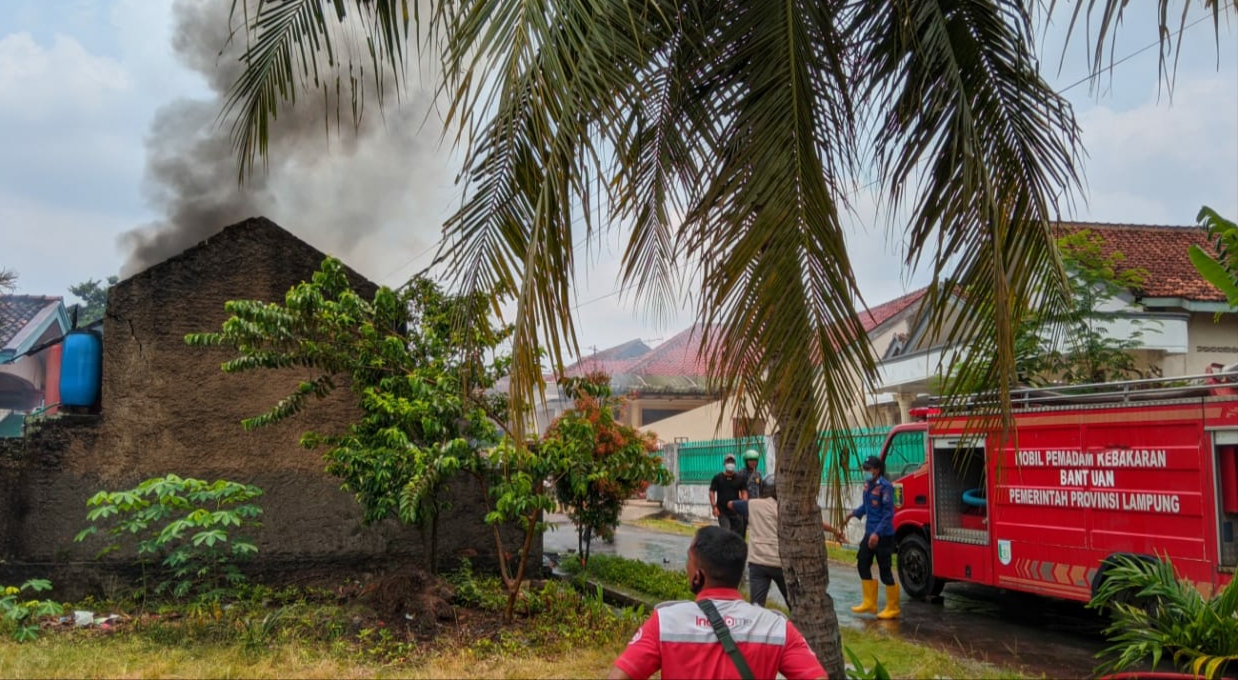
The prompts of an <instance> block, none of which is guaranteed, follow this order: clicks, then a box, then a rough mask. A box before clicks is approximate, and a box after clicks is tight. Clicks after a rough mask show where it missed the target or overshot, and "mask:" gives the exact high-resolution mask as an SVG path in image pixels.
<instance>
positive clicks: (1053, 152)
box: [851, 0, 1079, 413]
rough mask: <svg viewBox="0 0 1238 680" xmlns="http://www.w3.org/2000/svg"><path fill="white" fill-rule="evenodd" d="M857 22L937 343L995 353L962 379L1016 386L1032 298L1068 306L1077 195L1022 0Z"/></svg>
mask: <svg viewBox="0 0 1238 680" xmlns="http://www.w3.org/2000/svg"><path fill="white" fill-rule="evenodd" d="M851 26H852V31H853V33H854V34H856V35H858V36H859V44H860V45H861V47H860V55H859V57H858V58H857V63H858V65H859V66H858V72H857V76H858V79H859V81H860V86H861V87H862V88H863V92H864V98H865V99H866V100H867V102H868V103H869V104H870V105H871V106H872V107H873V109H872V117H873V118H872V129H873V131H874V134H873V140H874V142H873V153H874V157H875V159H876V161H877V163H878V166H879V168H880V171H881V177H882V179H883V180H884V183H885V185H886V187H887V190H888V196H889V200H890V202H891V204H892V205H894V206H898V205H900V204H903V203H906V204H910V205H909V207H910V211H911V224H910V226H909V229H908V234H909V243H908V256H907V257H908V264H909V265H911V266H913V267H914V266H916V265H917V264H918V263H919V262H920V261H921V259H922V258H923V257H924V256H926V255H928V254H930V253H931V255H932V257H931V260H932V262H933V267H934V284H933V285H932V286H931V287H930V294H929V296H928V302H929V306H930V309H931V313H932V323H931V325H932V328H933V331H934V334H935V335H938V337H939V338H940V339H941V340H943V341H945V342H947V343H949V344H951V345H956V346H965V347H984V346H987V347H989V348H991V349H992V350H993V351H994V356H995V357H996V360H995V361H994V362H992V363H991V364H980V363H979V362H977V363H976V366H975V369H974V370H977V371H981V372H983V373H984V375H955V376H953V378H952V380H955V381H957V382H958V383H959V384H977V383H987V384H993V385H1008V384H1009V383H1010V381H1011V379H1012V378H1013V376H1014V354H1013V344H1014V328H1015V327H1016V325H1017V324H1019V323H1021V321H1022V319H1023V317H1024V316H1025V315H1026V313H1027V308H1028V304H1029V302H1030V301H1031V299H1032V297H1033V295H1034V294H1035V292H1036V291H1042V294H1044V295H1045V299H1043V300H1038V301H1037V302H1038V303H1039V304H1041V305H1053V304H1055V303H1057V304H1061V302H1063V301H1064V299H1065V297H1064V291H1065V283H1066V278H1065V273H1064V271H1063V270H1062V268H1061V263H1060V261H1059V259H1058V256H1057V252H1056V249H1055V247H1054V238H1053V234H1052V231H1051V228H1050V224H1051V221H1052V220H1054V219H1055V218H1056V216H1057V214H1056V213H1057V210H1058V207H1059V206H1058V201H1059V199H1058V196H1059V193H1060V192H1061V191H1062V190H1063V188H1065V189H1066V190H1067V191H1070V190H1071V189H1072V188H1074V187H1078V186H1079V178H1078V161H1079V159H1078V156H1077V151H1076V149H1077V142H1078V128H1077V126H1076V124H1075V121H1074V117H1073V114H1072V112H1071V108H1070V106H1069V104H1068V103H1067V102H1066V100H1065V99H1063V98H1062V97H1060V96H1059V95H1057V94H1056V93H1054V92H1053V90H1052V88H1050V87H1049V85H1048V83H1046V82H1045V81H1044V79H1043V78H1042V77H1041V76H1040V74H1039V73H1038V70H1037V65H1036V63H1035V61H1034V59H1033V57H1032V55H1031V54H1030V52H1029V48H1028V45H1029V44H1030V43H1031V23H1030V17H1029V16H1028V14H1027V13H1026V11H1025V9H1024V7H1023V3H1021V2H1015V1H1014V0H1000V1H986V2H980V1H976V0H950V1H944V0H893V1H892V2H886V3H862V4H861V5H860V6H859V8H858V9H857V10H856V12H855V13H854V15H853V16H852V24H851ZM951 269H953V273H949V272H950V271H951ZM959 295H962V296H964V297H965V304H961V305H957V306H951V305H950V304H949V301H950V299H951V298H953V297H954V296H959ZM964 372H965V373H966V372H967V371H964ZM1001 394H1002V398H1003V399H1004V400H1008V398H1009V397H1008V394H1007V393H1006V391H1004V390H1003V391H1002V392H1001ZM1002 406H1003V408H1002V412H1003V413H1008V412H1009V404H1008V403H1005V404H1003V405H1002Z"/></svg>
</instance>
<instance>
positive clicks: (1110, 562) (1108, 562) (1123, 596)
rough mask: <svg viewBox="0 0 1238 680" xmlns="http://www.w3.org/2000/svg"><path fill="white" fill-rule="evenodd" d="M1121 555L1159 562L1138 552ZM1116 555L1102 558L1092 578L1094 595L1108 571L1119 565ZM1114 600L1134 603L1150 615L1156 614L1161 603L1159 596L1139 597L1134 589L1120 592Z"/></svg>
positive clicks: (1122, 602)
mask: <svg viewBox="0 0 1238 680" xmlns="http://www.w3.org/2000/svg"><path fill="white" fill-rule="evenodd" d="M1121 556H1122V557H1127V558H1133V559H1137V560H1142V561H1144V562H1148V563H1151V564H1155V563H1156V562H1158V560H1157V559H1156V558H1155V557H1152V556H1151V555H1138V554H1131V553H1123V554H1121ZM1115 557H1118V555H1110V556H1109V557H1107V558H1105V559H1104V560H1101V564H1100V569H1099V570H1098V571H1097V572H1096V576H1095V578H1093V579H1092V597H1096V591H1098V590H1100V586H1101V584H1103V583H1104V582H1105V577H1106V576H1107V573H1106V572H1108V571H1109V569H1110V568H1111V567H1113V566H1116V565H1117V562H1116V561H1115V560H1114V558H1115ZM1114 602H1115V603H1121V604H1128V605H1134V606H1136V607H1139V608H1141V609H1143V610H1145V611H1147V612H1148V615H1149V616H1155V615H1156V609H1157V607H1158V606H1159V604H1160V602H1159V598H1144V597H1139V596H1137V595H1135V593H1134V592H1133V591H1127V592H1123V593H1120V594H1119V595H1118V596H1117V597H1116V598H1114Z"/></svg>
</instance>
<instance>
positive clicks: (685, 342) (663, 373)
mask: <svg viewBox="0 0 1238 680" xmlns="http://www.w3.org/2000/svg"><path fill="white" fill-rule="evenodd" d="M927 290H928V289H927V288H921V289H919V290H915V291H912V292H910V293H908V294H906V295H903V296H901V297H898V298H895V299H893V300H890V301H889V302H885V303H882V304H880V305H877V306H876V307H872V308H871V309H869V310H868V311H867V312H863V311H861V312H860V320H861V322H862V323H863V324H864V330H865V331H872V330H873V329H874V328H876V327H878V326H880V325H881V324H883V323H885V322H886V321H889V320H890V319H892V318H894V317H895V316H896V315H898V314H899V313H900V312H902V311H903V310H905V309H907V308H909V307H911V306H912V305H914V304H915V303H916V302H918V301H919V300H920V299H921V298H923V297H924V293H925V291H927ZM703 340H704V338H703V336H702V333H701V332H700V327H699V326H692V327H691V328H688V329H686V330H684V331H682V332H680V333H679V334H677V335H675V336H673V337H671V338H670V339H669V340H667V341H666V342H664V343H662V344H660V345H658V346H657V347H655V348H654V349H653V350H652V351H650V352H649V353H648V354H646V355H645V356H643V357H641V358H640V359H639V360H638V361H636V362H634V363H633V364H632V365H631V366H630V367H629V368H628V369H627V371H626V372H627V373H630V374H633V375H640V376H660V377H689V378H699V377H704V376H706V375H708V373H709V353H708V352H704V353H702V352H701V343H702V342H703ZM618 372H620V371H617V372H616V373H618ZM612 375H614V374H613V373H612Z"/></svg>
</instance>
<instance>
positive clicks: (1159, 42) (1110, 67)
mask: <svg viewBox="0 0 1238 680" xmlns="http://www.w3.org/2000/svg"><path fill="white" fill-rule="evenodd" d="M1209 18H1210V17H1208V16H1202V17H1200V18H1198V19H1196V20H1195V21H1192V22H1191V23H1189V24H1187V25H1186V26H1183V27H1182V28H1179V29H1178V30H1177V31H1175V32H1174V33H1173V34H1171V35H1170V36H1169V37H1172V38H1177V37H1178V36H1180V35H1182V34H1183V33H1185V32H1186V30H1187V29H1188V28H1191V27H1193V26H1195V25H1196V24H1201V23H1203V22H1205V21H1207V20H1208V19H1209ZM1162 44H1164V41H1163V40H1157V41H1156V42H1153V43H1149V44H1147V45H1145V46H1143V47H1141V48H1139V49H1137V50H1135V51H1134V52H1131V53H1130V54H1128V55H1126V56H1125V57H1122V58H1121V59H1119V60H1117V61H1115V62H1112V63H1110V64H1109V65H1108V66H1105V67H1103V68H1101V69H1100V70H1098V71H1096V72H1095V73H1090V74H1088V75H1086V76H1084V77H1082V78H1080V79H1079V80H1076V81H1075V82H1073V83H1071V84H1069V85H1067V86H1066V87H1063V88H1062V89H1060V90H1058V94H1061V93H1063V92H1066V91H1067V90H1070V89H1073V88H1076V87H1079V86H1080V85H1082V84H1084V83H1086V82H1088V81H1089V80H1092V79H1094V78H1096V76H1099V75H1100V74H1102V73H1104V72H1106V71H1112V70H1113V69H1114V68H1115V67H1116V66H1118V64H1122V63H1124V62H1127V61H1130V60H1131V59H1134V58H1135V57H1137V56H1139V55H1141V54H1143V53H1144V52H1147V51H1148V50H1150V49H1152V48H1153V47H1157V46H1159V45H1162Z"/></svg>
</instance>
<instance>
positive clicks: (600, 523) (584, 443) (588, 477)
mask: <svg viewBox="0 0 1238 680" xmlns="http://www.w3.org/2000/svg"><path fill="white" fill-rule="evenodd" d="M561 384H562V385H563V389H564V391H565V392H566V393H567V395H568V397H570V398H571V399H572V400H573V401H574V402H575V404H574V406H573V408H572V409H569V410H568V411H565V412H564V413H563V415H561V416H559V418H558V419H557V420H555V422H554V423H553V424H551V426H550V429H549V430H547V432H546V435H545V437H544V438H543V439H542V444H541V450H542V451H543V452H554V455H555V456H556V457H558V458H560V459H562V460H563V461H564V463H565V465H566V467H565V469H564V470H563V471H562V474H561V475H560V476H559V478H558V482H557V483H556V484H555V494H556V495H557V497H558V500H559V502H560V503H562V504H563V505H564V506H565V507H566V508H567V515H568V517H569V518H570V519H571V520H572V523H573V524H574V525H575V526H576V540H577V547H578V549H579V552H578V554H579V555H580V559H581V563H582V564H587V563H588V561H589V551H590V546H591V545H592V541H593V538H594V537H595V536H598V537H601V538H602V539H603V540H606V541H610V540H613V539H614V535H615V528H616V527H618V526H619V516H620V514H621V513H622V511H623V503H624V501H626V500H628V499H629V498H631V497H632V496H633V495H635V493H636V492H637V491H639V490H640V488H641V487H642V486H644V485H645V484H647V483H657V484H665V483H666V482H667V481H668V479H669V476H670V475H669V473H668V472H667V471H666V468H664V467H662V459H661V458H660V457H658V456H656V455H654V454H655V453H656V451H657V437H656V436H654V435H652V434H647V433H643V432H641V431H640V430H637V429H636V428H634V427H631V426H629V425H623V424H621V423H619V422H618V421H616V420H615V412H616V411H617V410H618V409H619V407H620V406H621V405H622V401H621V400H619V399H616V398H615V397H614V396H613V395H612V393H611V389H610V376H608V375H606V374H604V373H594V374H590V375H587V376H584V377H581V378H569V379H566V380H564V381H562V383H561Z"/></svg>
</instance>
